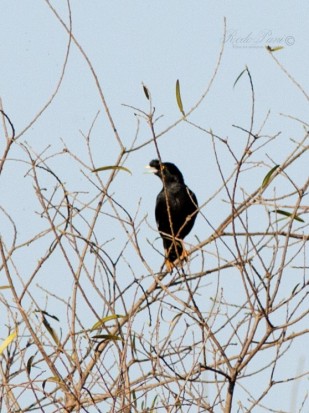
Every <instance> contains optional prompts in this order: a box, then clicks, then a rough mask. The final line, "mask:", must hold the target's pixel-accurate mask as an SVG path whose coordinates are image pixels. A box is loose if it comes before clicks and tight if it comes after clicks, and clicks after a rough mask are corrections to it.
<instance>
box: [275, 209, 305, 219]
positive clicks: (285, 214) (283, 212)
mask: <svg viewBox="0 0 309 413" xmlns="http://www.w3.org/2000/svg"><path fill="white" fill-rule="evenodd" d="M273 212H276V213H277V214H280V215H284V216H285V217H293V215H294V214H292V213H291V212H287V211H283V210H282V209H275V210H274V211H273ZM293 218H294V219H295V220H296V221H299V222H305V221H304V220H303V219H302V218H300V217H299V216H298V215H295V216H294V217H293Z"/></svg>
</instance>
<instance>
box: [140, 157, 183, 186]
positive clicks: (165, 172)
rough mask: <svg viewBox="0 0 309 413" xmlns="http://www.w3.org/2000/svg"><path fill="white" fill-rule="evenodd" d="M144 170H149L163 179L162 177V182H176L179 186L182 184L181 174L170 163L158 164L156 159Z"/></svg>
mask: <svg viewBox="0 0 309 413" xmlns="http://www.w3.org/2000/svg"><path fill="white" fill-rule="evenodd" d="M146 168H148V169H149V172H150V173H154V174H155V175H157V176H158V177H159V178H161V179H163V176H164V181H165V182H166V183H170V182H178V183H181V184H183V183H184V179H183V176H182V173H181V172H180V170H179V169H178V168H177V166H176V165H174V164H173V163H170V162H162V163H160V161H159V160H158V159H154V160H152V161H151V162H150V163H149V165H148V166H147V167H146Z"/></svg>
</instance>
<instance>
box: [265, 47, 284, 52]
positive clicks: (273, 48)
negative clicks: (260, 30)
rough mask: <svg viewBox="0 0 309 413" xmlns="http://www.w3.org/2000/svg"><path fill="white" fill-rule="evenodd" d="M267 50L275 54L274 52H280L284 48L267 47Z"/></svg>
mask: <svg viewBox="0 0 309 413" xmlns="http://www.w3.org/2000/svg"><path fill="white" fill-rule="evenodd" d="M266 49H267V50H268V51H269V52H271V53H273V52H277V51H278V50H281V49H284V47H283V46H277V47H270V46H266Z"/></svg>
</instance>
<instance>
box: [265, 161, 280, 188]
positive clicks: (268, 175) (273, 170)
mask: <svg viewBox="0 0 309 413" xmlns="http://www.w3.org/2000/svg"><path fill="white" fill-rule="evenodd" d="M278 168H279V165H275V166H274V167H273V168H271V170H270V171H269V172H268V173H267V174H266V175H265V178H264V179H263V182H262V186H261V188H264V187H265V186H266V185H267V184H268V182H269V180H270V178H271V176H272V174H273V173H274V172H275V170H276V169H278Z"/></svg>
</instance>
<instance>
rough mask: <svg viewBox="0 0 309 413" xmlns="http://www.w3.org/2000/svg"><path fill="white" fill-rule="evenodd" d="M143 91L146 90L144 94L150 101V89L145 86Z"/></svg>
mask: <svg viewBox="0 0 309 413" xmlns="http://www.w3.org/2000/svg"><path fill="white" fill-rule="evenodd" d="M143 89H144V93H145V96H146V98H147V99H148V100H149V91H148V89H147V87H146V86H145V85H143Z"/></svg>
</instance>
